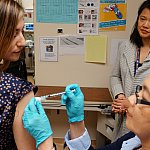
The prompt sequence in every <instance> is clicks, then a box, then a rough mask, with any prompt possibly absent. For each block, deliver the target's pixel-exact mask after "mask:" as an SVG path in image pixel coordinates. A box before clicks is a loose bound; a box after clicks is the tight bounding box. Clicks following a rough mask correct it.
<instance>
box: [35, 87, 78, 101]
mask: <svg viewBox="0 0 150 150" xmlns="http://www.w3.org/2000/svg"><path fill="white" fill-rule="evenodd" d="M72 92H75V89H73V90H72ZM65 93H66V92H59V93H54V94H48V95H44V96H40V97H35V99H36V100H37V101H39V102H48V100H46V99H47V98H49V97H54V96H61V95H63V94H65Z"/></svg>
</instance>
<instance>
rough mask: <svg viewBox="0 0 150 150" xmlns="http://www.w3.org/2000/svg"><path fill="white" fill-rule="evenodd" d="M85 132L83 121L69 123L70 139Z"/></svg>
mask: <svg viewBox="0 0 150 150" xmlns="http://www.w3.org/2000/svg"><path fill="white" fill-rule="evenodd" d="M84 132H85V124H84V121H80V122H74V123H70V134H71V135H70V136H71V139H75V138H78V137H80V136H81V135H83V133H84Z"/></svg>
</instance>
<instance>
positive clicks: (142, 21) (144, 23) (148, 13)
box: [137, 8, 150, 39]
mask: <svg viewBox="0 0 150 150" xmlns="http://www.w3.org/2000/svg"><path fill="white" fill-rule="evenodd" d="M137 28H138V31H139V34H140V36H141V37H142V38H146V39H147V38H148V39H150V9H148V8H145V9H144V10H143V11H142V13H141V14H140V16H139V19H138V27H137Z"/></svg>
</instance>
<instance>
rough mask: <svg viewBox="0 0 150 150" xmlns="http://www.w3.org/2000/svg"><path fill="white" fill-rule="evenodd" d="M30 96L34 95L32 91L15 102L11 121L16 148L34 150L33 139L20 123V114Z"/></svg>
mask: <svg viewBox="0 0 150 150" xmlns="http://www.w3.org/2000/svg"><path fill="white" fill-rule="evenodd" d="M32 97H34V93H33V92H30V93H28V94H27V95H25V96H24V97H23V98H22V99H21V100H20V101H19V103H18V104H17V108H16V113H15V118H14V123H13V133H14V138H15V142H16V145H17V148H18V150H36V146H35V140H34V139H33V137H32V136H31V135H30V134H29V133H28V132H27V130H26V129H24V127H23V123H22V115H23V113H24V108H25V107H26V105H27V104H28V102H29V101H30V99H31V98H32Z"/></svg>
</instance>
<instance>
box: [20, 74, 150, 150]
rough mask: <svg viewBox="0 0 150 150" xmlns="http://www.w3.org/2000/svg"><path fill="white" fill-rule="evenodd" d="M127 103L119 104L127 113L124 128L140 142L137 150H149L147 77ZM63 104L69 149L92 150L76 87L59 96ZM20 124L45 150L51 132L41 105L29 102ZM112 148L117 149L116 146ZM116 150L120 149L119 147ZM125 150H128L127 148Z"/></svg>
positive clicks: (149, 79) (107, 149)
mask: <svg viewBox="0 0 150 150" xmlns="http://www.w3.org/2000/svg"><path fill="white" fill-rule="evenodd" d="M72 89H75V92H72V91H71V90H72ZM129 100H130V101H132V103H131V102H130V101H129ZM129 100H125V101H120V103H121V104H120V105H121V107H122V108H123V109H125V111H126V114H127V121H126V125H127V127H128V129H129V130H131V131H132V132H134V133H135V134H136V135H137V136H138V137H139V139H140V140H141V144H142V145H141V148H140V150H150V130H149V127H150V117H149V116H150V76H148V77H147V78H146V79H145V80H144V84H143V87H142V90H141V91H140V92H139V93H136V95H133V96H131V97H129ZM62 102H63V103H65V104H66V110H67V114H68V122H69V123H70V130H69V131H68V133H67V134H66V136H65V141H66V143H67V145H68V147H69V148H70V150H81V149H82V150H94V149H93V148H92V146H91V140H90V136H89V134H88V131H87V129H86V128H85V124H84V96H83V94H82V92H81V90H80V88H79V87H78V85H76V84H73V85H69V86H67V87H66V94H64V95H63V96H62ZM31 120H32V122H31ZM23 123H24V127H25V128H26V129H27V130H28V132H29V133H30V134H31V135H32V136H33V137H34V138H35V139H36V143H38V141H40V144H39V145H38V146H39V147H38V149H39V150H40V149H42V148H43V149H44V150H48V147H47V141H48V140H49V139H51V138H52V136H50V135H51V134H52V129H51V128H50V123H49V121H48V118H47V116H46V114H45V112H44V110H43V108H42V106H41V104H40V103H39V102H37V101H36V100H35V99H32V100H31V101H30V103H29V104H28V105H27V106H26V108H25V110H24V115H23ZM41 124H44V126H42V127H41V126H40V125H41ZM35 125H36V126H35ZM48 133H51V134H48ZM42 136H44V137H45V138H44V140H42V138H41V137H42ZM46 137H47V138H46ZM49 143H50V142H49ZM112 144H114V143H112ZM110 145H111V144H110ZM115 145H116V146H117V144H115ZM131 145H132V143H131ZM49 147H50V146H49ZM51 147H52V143H51ZM119 149H121V150H122V148H119ZM119 149H118V148H115V147H113V149H112V148H111V147H110V146H108V145H107V146H105V147H103V148H98V149H97V150H119ZM133 149H134V148H133ZM133 149H132V150H133ZM138 149H139V147H138ZM124 150H129V149H128V148H126V149H124ZM134 150H135V149H134Z"/></svg>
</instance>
